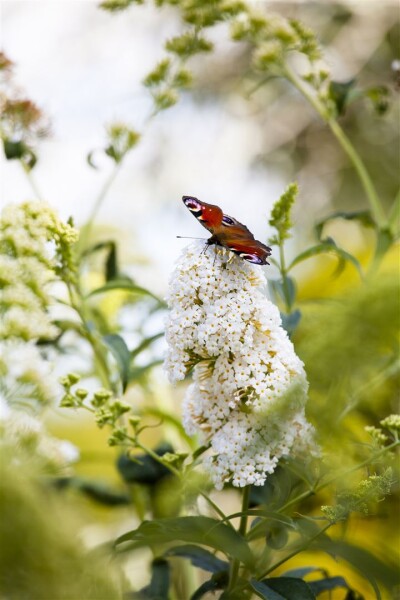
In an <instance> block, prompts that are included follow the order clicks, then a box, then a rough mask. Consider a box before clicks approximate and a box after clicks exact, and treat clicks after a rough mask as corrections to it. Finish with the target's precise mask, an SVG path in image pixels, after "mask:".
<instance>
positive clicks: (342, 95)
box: [329, 78, 356, 115]
mask: <svg viewBox="0 0 400 600" xmlns="http://www.w3.org/2000/svg"><path fill="white" fill-rule="evenodd" d="M355 83H356V79H355V78H354V79H350V80H349V81H344V82H340V81H331V82H330V85H329V96H330V98H331V100H333V102H334V103H335V105H336V110H337V113H338V115H343V114H344V113H345V109H346V106H347V104H348V100H349V95H350V92H351V91H352V89H353V87H354V85H355Z"/></svg>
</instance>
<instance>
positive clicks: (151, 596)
mask: <svg viewBox="0 0 400 600" xmlns="http://www.w3.org/2000/svg"><path fill="white" fill-rule="evenodd" d="M169 585H170V567H169V564H168V562H167V561H166V560H164V559H163V558H155V559H154V560H153V563H152V565H151V581H150V584H149V585H147V586H146V587H144V588H142V589H141V590H139V591H138V592H130V593H129V594H128V598H130V599H131V600H168V598H169Z"/></svg>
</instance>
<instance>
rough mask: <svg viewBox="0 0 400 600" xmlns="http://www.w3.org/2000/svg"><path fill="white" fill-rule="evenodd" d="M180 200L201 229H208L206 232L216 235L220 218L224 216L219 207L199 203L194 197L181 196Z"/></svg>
mask: <svg viewBox="0 0 400 600" xmlns="http://www.w3.org/2000/svg"><path fill="white" fill-rule="evenodd" d="M182 200H183V203H184V204H185V206H186V207H187V208H188V209H189V210H190V212H191V213H192V215H194V216H195V217H196V219H197V220H198V221H200V223H201V224H202V225H203V227H205V228H206V229H208V231H211V233H216V231H217V230H218V229H219V227H220V226H221V223H222V218H223V216H224V213H223V212H222V210H221V209H220V208H219V206H216V205H215V204H207V203H206V202H201V201H200V200H199V199H198V198H195V197H194V196H182Z"/></svg>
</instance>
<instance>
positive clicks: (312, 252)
mask: <svg viewBox="0 0 400 600" xmlns="http://www.w3.org/2000/svg"><path fill="white" fill-rule="evenodd" d="M327 253H328V254H329V253H333V254H335V255H336V256H337V257H338V258H339V260H340V261H348V262H350V263H351V264H352V265H353V266H354V267H355V268H356V269H357V271H358V273H359V275H360V277H361V278H363V272H362V269H361V265H360V263H359V262H358V260H357V259H356V257H355V256H353V255H352V254H350V253H349V252H346V251H345V250H343V249H342V248H339V247H338V246H336V244H335V242H334V241H333V240H332V238H327V239H326V240H324V241H323V242H321V243H320V244H317V245H316V246H312V247H311V248H309V249H308V250H305V251H304V252H302V253H301V254H299V255H298V256H296V258H295V259H294V260H293V261H292V262H291V264H290V265H289V267H288V269H287V270H288V271H290V270H291V269H293V267H295V266H296V265H298V264H299V263H301V262H303V261H305V260H308V259H309V258H312V257H314V256H318V255H319V254H327Z"/></svg>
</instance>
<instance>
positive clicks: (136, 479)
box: [117, 443, 174, 485]
mask: <svg viewBox="0 0 400 600" xmlns="http://www.w3.org/2000/svg"><path fill="white" fill-rule="evenodd" d="M173 451H174V449H173V447H172V446H171V444H167V443H164V444H160V445H159V446H158V447H157V448H156V449H155V450H154V452H155V453H156V454H157V455H158V456H163V455H164V454H166V453H167V452H173ZM117 469H118V471H119V472H120V474H121V476H122V478H123V479H124V481H126V482H127V483H142V484H147V485H154V484H156V483H158V482H159V481H160V480H161V479H164V478H165V477H167V476H170V475H171V471H170V470H169V469H168V468H167V467H166V466H165V465H163V464H161V463H160V462H158V461H157V460H155V459H154V458H152V457H151V456H149V455H148V454H136V455H135V456H134V457H133V458H130V457H129V456H127V455H126V454H121V456H120V457H119V458H118V460H117Z"/></svg>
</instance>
